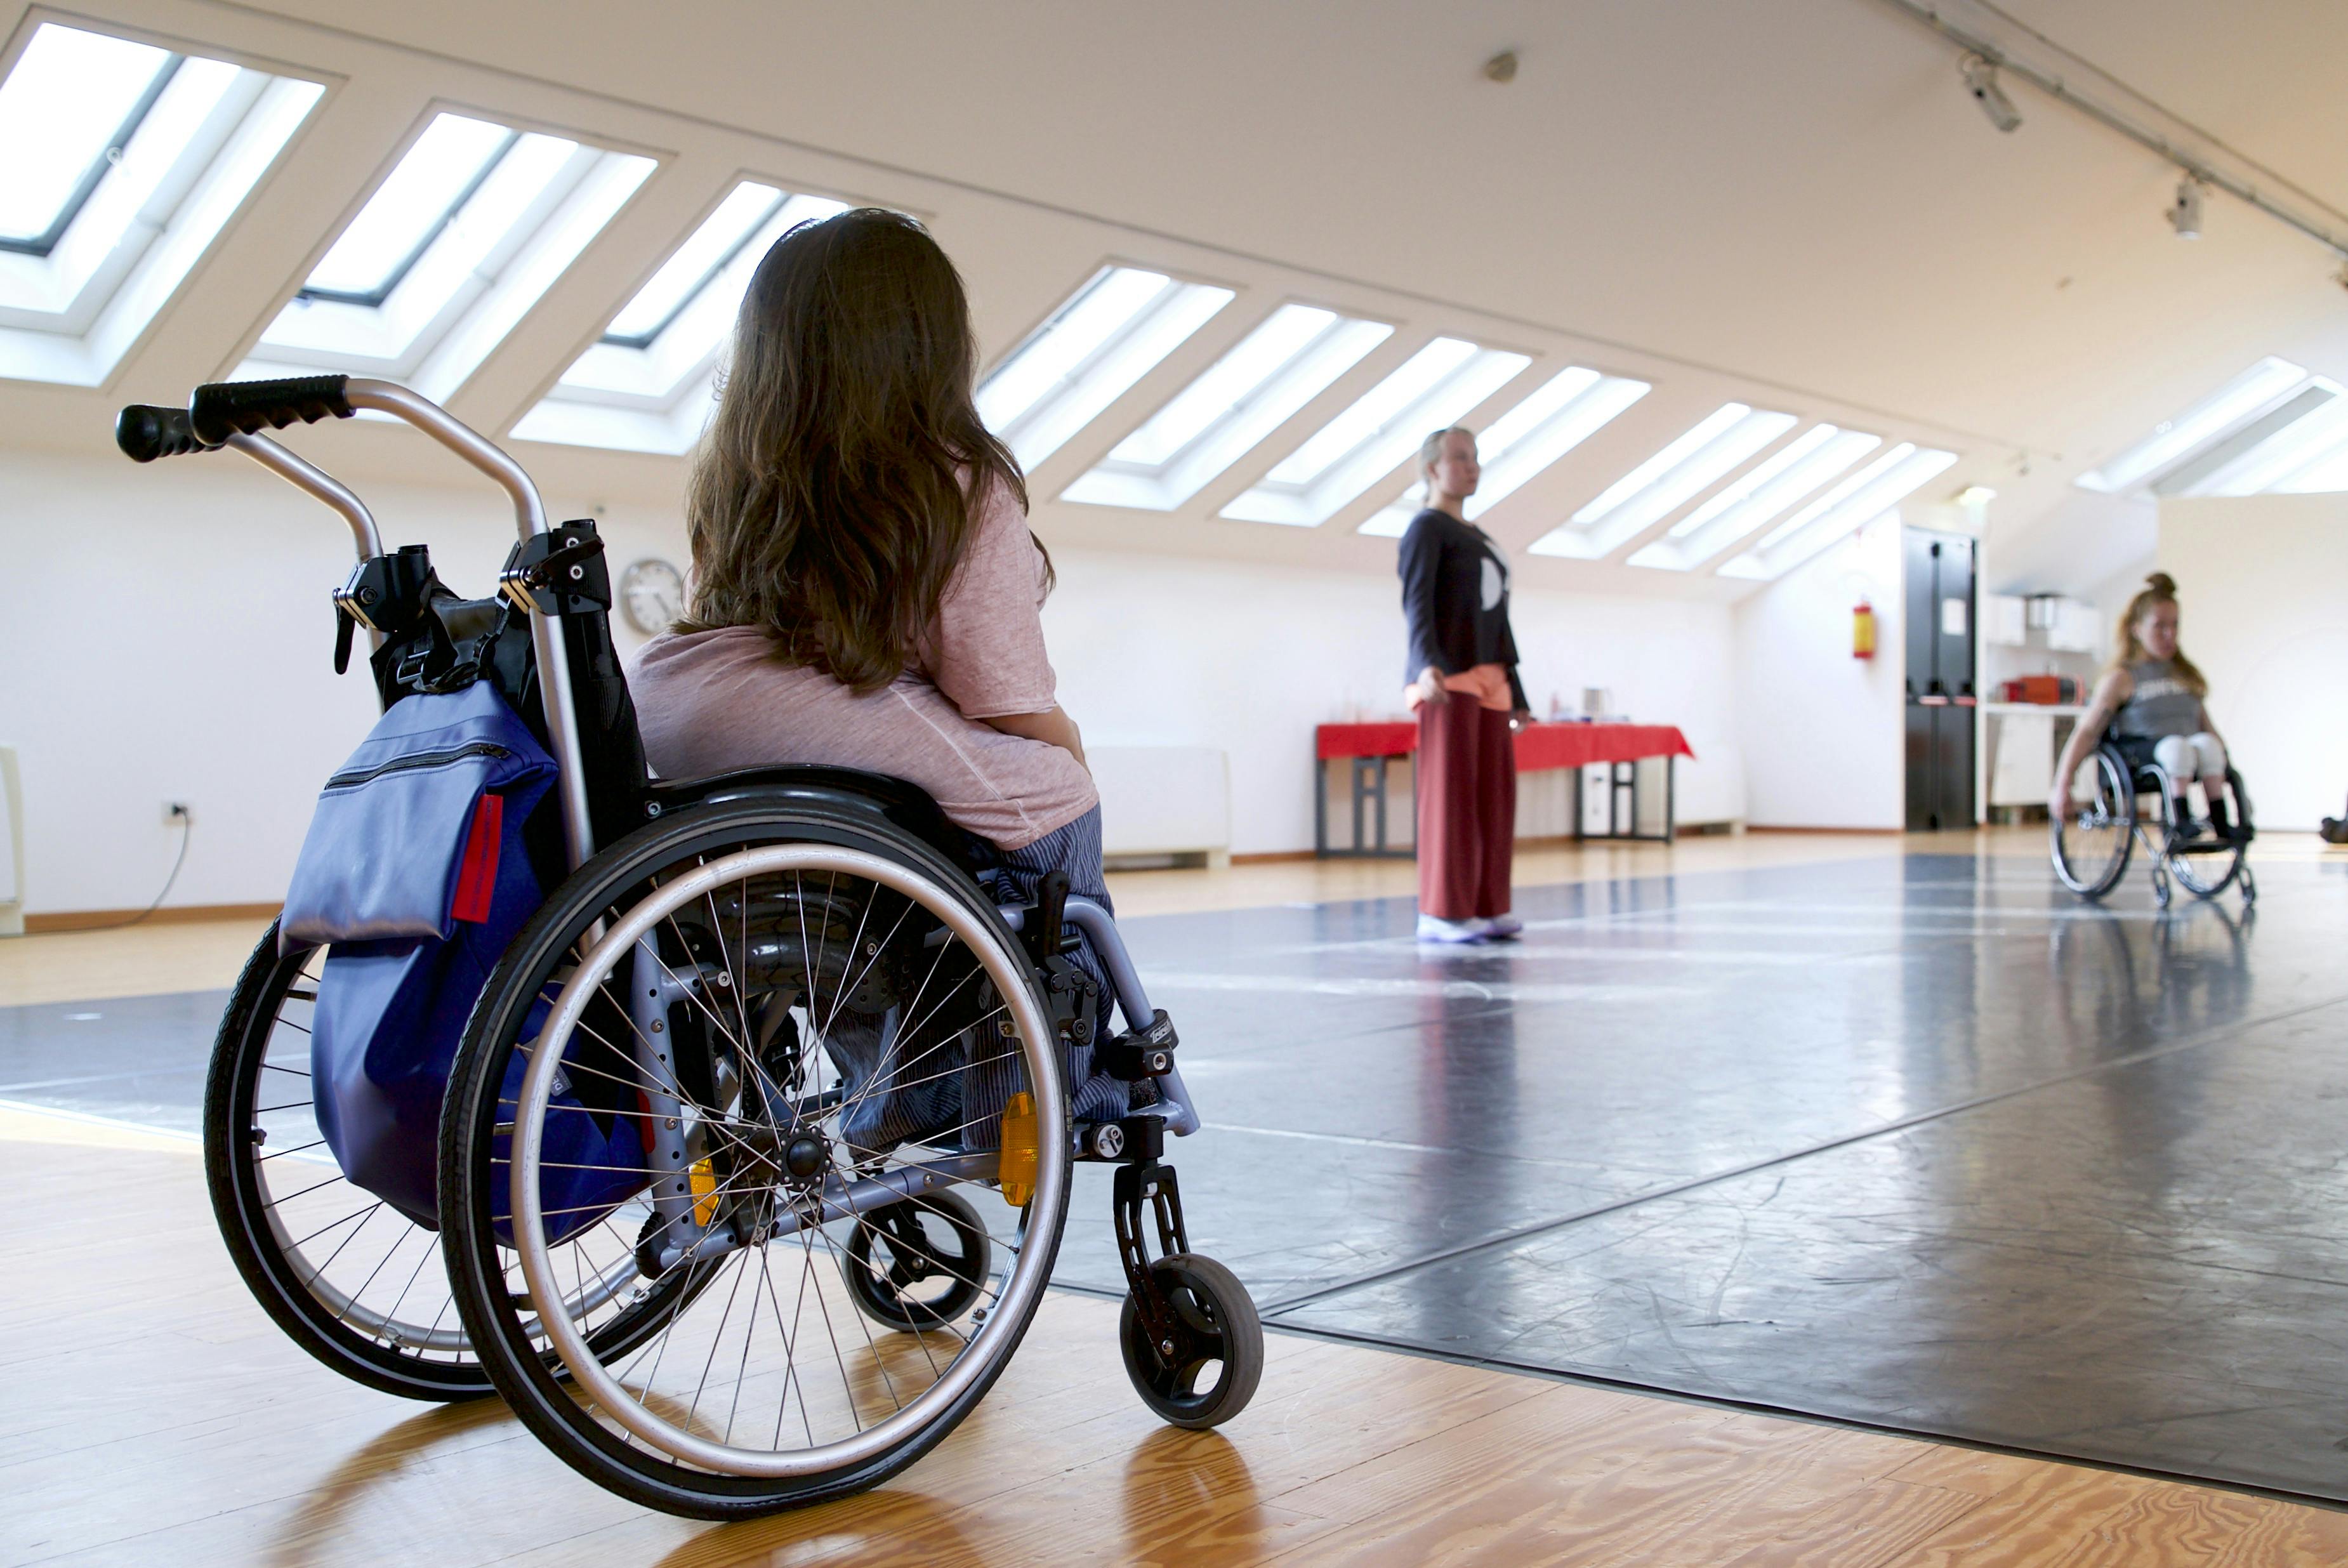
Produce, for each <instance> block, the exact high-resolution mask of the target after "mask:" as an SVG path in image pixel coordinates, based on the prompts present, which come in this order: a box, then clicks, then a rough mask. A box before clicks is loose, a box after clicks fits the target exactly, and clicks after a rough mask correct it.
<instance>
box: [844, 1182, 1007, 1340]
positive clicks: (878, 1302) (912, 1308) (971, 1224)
mask: <svg viewBox="0 0 2348 1568" xmlns="http://www.w3.org/2000/svg"><path fill="white" fill-rule="evenodd" d="M864 1218H865V1223H863V1224H860V1225H857V1226H855V1227H854V1228H852V1229H851V1230H850V1232H849V1234H848V1240H847V1242H846V1243H844V1245H843V1247H842V1249H841V1253H842V1255H841V1257H840V1260H839V1272H840V1274H841V1277H843V1278H844V1279H846V1280H847V1282H848V1294H849V1297H850V1299H851V1300H852V1301H854V1302H855V1303H856V1310H857V1311H859V1312H860V1313H862V1314H863V1315H865V1316H867V1317H869V1318H870V1319H871V1320H872V1321H873V1322H875V1323H877V1324H879V1325H880V1326H882V1327H884V1328H888V1329H892V1330H895V1331H897V1332H899V1333H904V1334H915V1333H919V1332H921V1331H922V1330H923V1329H933V1328H942V1327H943V1326H946V1325H947V1324H950V1323H953V1322H956V1321H958V1320H959V1319H960V1318H962V1317H963V1315H965V1314H966V1313H968V1312H969V1311H970V1309H971V1308H972V1307H973V1306H976V1305H978V1303H979V1298H980V1296H981V1295H983V1286H984V1284H985V1282H986V1276H987V1274H989V1273H990V1272H991V1271H992V1270H993V1268H994V1243H993V1242H992V1240H991V1239H990V1238H989V1237H988V1235H987V1233H986V1223H985V1222H984V1221H983V1220H981V1219H980V1218H979V1217H978V1211H977V1210H976V1209H973V1208H972V1207H971V1206H970V1204H969V1202H966V1201H965V1200H964V1199H963V1198H962V1197H961V1196H960V1195H958V1194H956V1193H954V1192H953V1191H943V1192H933V1193H931V1194H929V1195H928V1196H926V1197H921V1198H909V1199H907V1200H906V1201H905V1202H901V1203H892V1204H891V1205H889V1206H888V1207H887V1208H885V1209H875V1210H873V1211H872V1212H870V1213H869V1214H867V1215H866V1216H864ZM908 1227H911V1228H910V1229H908ZM924 1286H927V1287H929V1288H927V1289H923V1288H922V1287H924Z"/></svg>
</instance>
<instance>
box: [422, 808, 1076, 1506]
mask: <svg viewBox="0 0 2348 1568" xmlns="http://www.w3.org/2000/svg"><path fill="white" fill-rule="evenodd" d="M1048 1020H1049V1014H1048V1011H1047V1009H1046V1007H1045V1003H1044V1000H1043V997H1042V995H1041V994H1040V992H1039V991H1038V990H1037V987H1036V985H1035V972H1034V969H1033V966H1032V964H1031V963H1030V961H1029V960H1028V958H1027V956H1026V954H1025V952H1024V950H1023V949H1022V948H1021V947H1020V945H1019V943H1018V940H1017V938H1016V937H1014V935H1013V934H1011V933H1010V931H1009V930H1008V929H1007V928H1006V927H1005V926H1004V923H1003V922H1002V919H1001V917H1000V916H999V915H998V914H997V913H995V911H994V907H993V905H992V903H990V902H989V901H988V899H987V898H986V897H985V895H984V894H983V892H982V891H981V890H980V889H979V888H978V887H977V885H976V884H975V883H974V882H972V881H971V879H970V878H969V877H968V875H967V874H965V873H964V872H963V871H961V870H960V869H959V868H957V867H955V866H953V864H951V863H950V862H948V861H945V860H944V859H943V858H942V857H941V856H940V855H939V854H938V853H937V851H934V850H932V848H930V847H929V846H928V845H927V844H925V843H923V842H922V841H920V840H919V839H917V838H915V837H913V836H912V835H911V834H908V833H905V832H902V831H901V830H898V829H896V828H895V827H893V826H892V825H891V824H889V823H887V822H886V821H885V820H881V819H880V818H879V817H877V816H875V817H870V818H866V817H864V816H862V815H861V814H856V815H850V813H849V812H847V811H844V810H825V809H823V808H821V807H819V806H813V805H808V804H801V803H790V802H774V803H762V802H755V801H751V802H743V801H736V802H729V803H726V804H723V805H713V806H705V807H696V808H691V809H688V810H681V811H676V812H674V813H671V814H670V815H669V816H667V817H665V818H664V819H661V820H657V821H655V822H654V824H653V825H652V826H650V827H647V828H645V829H644V830H640V831H638V832H636V833H635V834H633V835H631V836H630V837H629V838H627V839H625V840H623V841H621V842H620V843H618V844H616V845H613V846H612V847H611V848H609V849H607V850H606V851H603V852H602V854H600V855H598V856H597V857H596V858H595V859H594V860H593V861H591V862H590V863H589V864H588V865H587V866H586V867H585V868H583V869H582V871H580V872H578V873H576V874H575V875H574V876H572V879H571V880H570V881H569V882H566V883H565V884H564V885H563V886H562V887H561V889H559V890H558V891H557V892H556V893H555V895H554V897H553V898H552V899H551V900H550V901H549V903H547V905H546V906H545V908H543V909H542V910H541V912H540V913H539V914H538V915H537V916H536V917H534V918H533V920H532V921H531V923H530V925H529V926H528V927H527V928H525V930H524V931H523V933H522V934H521V935H520V937H519V938H518V939H517V940H516V942H515V943H514V944H513V945H512V946H511V947H510V949H509V950H508V952H507V954H506V955H505V957H504V958H503V959H502V960H501V961H500V963H499V966H498V968H497V970H496V972H495V973H494V974H493V975H491V977H490V980H489V985H488V987H487V989H486V990H485V991H484V993H483V995H482V998H481V1002H480V1004H479V1007H478V1008H477V1009H476V1011H475V1013H474V1016H473V1018H472V1021H471V1023H470V1024H469V1026H468V1028H467V1031H466V1038H465V1042H464V1045H463V1046H462V1047H461V1048H460V1049H459V1052H458V1065H457V1071H456V1075H455V1078H454V1079H453V1081H452V1084H451V1088H450V1098H449V1102H448V1111H447V1113H446V1114H445V1115H444V1117H443V1119H442V1126H441V1176H440V1181H441V1189H440V1190H441V1193H442V1200H443V1209H444V1212H445V1213H446V1215H447V1216H448V1222H447V1231H446V1233H445V1237H444V1245H445V1249H446V1252H447V1255H448V1266H449V1268H450V1270H451V1272H452V1278H453V1281H454V1286H455V1291H456V1295H457V1299H458V1309H459V1312H460V1314H461V1315H462V1316H463V1318H464V1321H465V1324H466V1326H467V1328H468V1330H469V1332H470V1333H471V1334H472V1335H473V1336H474V1340H475V1343H477V1344H479V1345H480V1346H482V1347H483V1360H484V1362H485V1363H486V1365H487V1367H488V1369H489V1374H490V1376H491V1377H492V1378H493V1380H494V1381H495V1382H496V1384H497V1386H498V1388H499V1392H500V1393H502V1394H503V1395H504V1396H505V1398H506V1399H507V1401H508V1402H509V1403H510V1405H511V1406H512V1407H513V1408H514V1410H515V1411H516V1413H517V1414H518V1415H520V1418H521V1419H522V1420H523V1421H524V1422H525V1423H527V1424H528V1425H529V1426H530V1429H531V1430H532V1431H533V1432H534V1433H535V1434H536V1435H537V1436H538V1437H539V1438H540V1439H542V1440H543V1441H544V1442H546V1443H547V1444H548V1446H549V1447H551V1449H554V1451H555V1452H556V1453H557V1454H558V1455H560V1456H561V1458H562V1459H563V1460H565V1461H566V1462H567V1463H569V1464H570V1465H572V1467H573V1468H574V1469H576V1470H579V1471H581V1472H582V1474H584V1475H587V1476H588V1477H590V1478H591V1479H592V1480H596V1481H597V1482H599V1483H600V1484H602V1485H603V1486H605V1487H607V1488H609V1489H611V1490H612V1491H615V1492H618V1493H620V1494H621V1495H623V1496H625V1497H628V1498H630V1499H632V1500H633V1501H637V1502H639V1503H642V1504H644V1505H646V1506H649V1507H653V1508H657V1509H661V1510H664V1511H668V1512H672V1513H677V1514H682V1515H685V1516H688V1517H694V1518H704V1519H736V1518H744V1517H747V1516H751V1515H755V1514H760V1513H766V1512H771V1511H777V1510H779V1509H783V1508H788V1507H793V1506H796V1505H798V1504H802V1503H808V1502H813V1501H819V1500H821V1499H824V1498H829V1497H836V1496H839V1495H843V1494H845V1493H849V1492H852V1491H861V1490H863V1489H865V1488H867V1487H870V1486H872V1485H875V1484H877V1483H878V1482H880V1481H881V1480H885V1479H887V1478H888V1477H889V1476H891V1475H893V1474H895V1473H896V1472H897V1471H899V1470H902V1469H903V1468H904V1467H905V1466H907V1465H909V1464H911V1463H912V1462H913V1461H914V1460H916V1459H918V1458H920V1457H921V1455H922V1454H923V1453H925V1452H927V1451H928V1450H929V1449H931V1448H932V1447H933V1446H934V1445H935V1444H936V1443H937V1442H938V1441H940V1440H941V1439H943V1438H944V1436H945V1435H946V1434H947V1433H948V1432H949V1431H951V1430H952V1429H953V1427H954V1426H955V1424H956V1423H958V1422H959V1421H960V1420H961V1419H962V1418H963V1417H964V1416H965V1415H967V1414H968V1413H969V1412H970V1410H971V1409H972V1408H974V1407H975V1406H976V1404H977V1403H978V1401H979V1400H980V1398H983V1396H984V1394H985V1392H986V1390H987V1389H988V1387H991V1386H992V1384H993V1383H994V1379H995V1377H997V1376H999V1375H1000V1374H1001V1372H1002V1370H1003V1368H1004V1366H1005V1365H1006V1364H1007V1363H1008V1362H1009V1360H1010V1357H1011V1355H1012V1353H1013V1351H1014V1349H1015V1348H1016V1347H1017V1346H1018V1343H1019V1341H1020V1338H1021V1337H1022V1336H1024V1335H1025V1332H1026V1328H1027V1326H1028V1323H1029V1321H1030V1320H1031V1319H1032V1317H1033V1316H1034V1314H1035V1309H1036V1306H1037V1305H1038V1303H1039V1301H1040V1300H1041V1297H1042V1293H1043V1290H1044V1287H1045V1284H1046V1283H1047V1281H1048V1279H1049V1276H1050V1272H1051V1267H1052V1263H1053V1259H1054V1257H1055V1256H1056V1253H1057V1251H1058V1245H1059V1239H1060V1233H1061V1227H1062V1224H1063V1222H1064V1220H1065V1216H1066V1202H1067V1186H1068V1165H1069V1162H1070V1158H1071V1148H1070V1141H1069V1130H1068V1103H1067V1090H1066V1076H1065V1066H1064V1064H1063V1063H1062V1062H1061V1060H1060V1049H1059V1047H1057V1045H1056V1043H1055V1040H1054V1037H1053V1035H1052V1032H1051V1028H1050V1025H1049V1021H1048ZM582 1119H592V1120H594V1121H595V1123H596V1125H597V1127H598V1128H599V1129H600V1130H599V1131H598V1133H597V1134H596V1136H597V1137H612V1136H615V1135H616V1133H617V1131H618V1130H620V1129H622V1128H627V1129H633V1133H632V1134H631V1137H632V1138H633V1142H631V1143H630V1144H629V1147H630V1148H631V1149H633V1150H637V1158H639V1159H640V1160H641V1161H642V1164H641V1167H640V1168H639V1169H638V1170H637V1171H636V1173H635V1175H634V1176H633V1179H632V1180H631V1181H628V1182H627V1183H624V1184H623V1185H624V1190H622V1188H621V1187H619V1186H607V1188H606V1189H605V1190H604V1191H602V1194H601V1195H600V1196H598V1197H596V1198H594V1199H593V1200H592V1201H583V1200H572V1201H566V1202H550V1200H549V1196H548V1195H549V1194H550V1193H560V1192H561V1191H563V1188H564V1183H565V1182H566V1181H570V1180H571V1179H572V1178H573V1177H576V1176H578V1175H579V1174H580V1172H579V1171H578V1170H577V1169H576V1167H577V1166H578V1165H580V1164H581V1163H582V1161H576V1160H566V1159H565V1158H563V1157H562V1156H563V1152H564V1151H565V1150H575V1149H576V1148H577V1147H579V1139H580V1136H581V1134H580V1131H579V1129H580V1126H581V1124H582ZM601 1147H604V1148H606V1149H608V1148H609V1147H611V1146H610V1145H608V1144H605V1145H602V1146H601ZM598 1179H600V1178H598ZM998 1188H999V1189H1000V1191H997V1189H998ZM972 1199H976V1200H977V1201H978V1202H977V1203H973V1202H970V1200H972ZM1012 1203H1022V1204H1024V1205H1025V1209H1026V1226H1025V1232H1024V1234H1023V1235H1022V1237H1021V1238H1020V1239H1019V1240H1018V1241H1017V1243H1015V1244H1014V1245H1008V1246H1006V1251H1007V1252H1008V1253H1009V1256H1008V1261H1007V1263H1006V1264H1004V1265H1003V1266H1002V1267H1001V1268H1000V1269H999V1270H998V1271H996V1272H994V1273H992V1274H989V1273H987V1272H985V1270H984V1267H983V1265H984V1264H987V1263H989V1262H990V1261H991V1257H992V1252H993V1249H994V1247H995V1246H996V1245H1000V1244H1004V1243H994V1242H993V1241H991V1240H989V1239H987V1237H986V1234H985V1233H986V1230H987V1225H986V1223H985V1221H986V1219H987V1218H989V1217H991V1218H992V1219H993V1220H994V1222H996V1225H997V1227H998V1228H999V1229H1001V1230H1003V1231H1004V1232H1005V1233H1008V1232H1009V1230H1010V1228H1011V1222H1013V1221H1014V1219H1015V1217H1016V1211H1015V1210H1014V1208H1012V1207H1010V1206H1007V1205H1009V1204H1012ZM981 1205H983V1207H981ZM909 1206H910V1207H911V1214H909V1213H908V1207H909ZM566 1210H569V1211H572V1212H564V1211H566ZM909 1224H918V1225H919V1226H920V1227H921V1229H920V1230H919V1231H915V1230H912V1229H909V1228H907V1227H908V1225H909ZM582 1233H584V1234H591V1235H592V1234H597V1233H604V1234H607V1235H608V1236H609V1237H610V1238H611V1242H612V1243H625V1244H626V1245H627V1246H628V1247H629V1248H630V1250H631V1253H632V1255H633V1259H634V1268H635V1270H636V1273H637V1276H638V1277H637V1279H636V1280H635V1282H634V1284H633V1286H632V1287H631V1289H630V1290H628V1291H626V1292H623V1293H622V1294H621V1295H619V1296H617V1297H615V1298H614V1299H613V1300H611V1301H609V1302H607V1303H605V1304H603V1305H602V1306H601V1307H600V1308H599V1309H597V1310H593V1311H588V1312H584V1313H581V1312H574V1311H571V1310H568V1309H567V1308H566V1309H565V1310H560V1311H545V1310H541V1303H551V1302H553V1301H554V1300H556V1299H557V1298H560V1297H562V1296H563V1295H564V1293H565V1292H566V1291H567V1290H569V1288H570V1280H569V1274H568V1272H567V1270H566V1268H565V1265H564V1264H563V1261H562V1257H561V1253H562V1249H563V1247H564V1246H565V1245H567V1244H570V1242H569V1238H572V1237H575V1236H576V1235H579V1234H582ZM916 1235H918V1236H920V1237H921V1238H922V1240H921V1241H920V1242H918V1243H917V1242H916V1241H914V1240H913V1239H912V1238H913V1237H915V1236H916ZM900 1248H902V1249H903V1251H902V1252H900V1251H899V1250H898V1249H900ZM912 1253H919V1264H920V1267H921V1269H922V1271H924V1272H925V1273H926V1274H927V1277H926V1278H925V1279H923V1280H922V1281H918V1282H909V1284H907V1285H906V1286H904V1287H899V1286H897V1285H895V1284H891V1285H890V1287H889V1290H888V1293H887V1294H886V1295H884V1294H883V1292H882V1290H881V1289H880V1283H879V1282H877V1281H875V1279H874V1278H873V1276H872V1274H871V1270H872V1266H873V1265H874V1264H878V1263H880V1262H881V1261H882V1260H887V1261H888V1262H890V1263H891V1264H894V1263H896V1262H898V1261H901V1260H902V1259H903V1258H905V1257H906V1256H907V1255H908V1254H912ZM859 1270H861V1271H863V1274H864V1278H863V1281H862V1284H868V1285H871V1286H872V1287H873V1288H871V1289H870V1290H865V1289H862V1288H860V1284H857V1283H852V1282H854V1281H855V1280H856V1277H857V1271H859ZM688 1274H689V1275H690V1276H691V1277H692V1280H693V1284H692V1285H691V1287H690V1288H675V1287H674V1286H672V1284H671V1283H670V1282H672V1281H674V1280H675V1279H677V1278H678V1277H680V1276H681V1275H688ZM908 1290H910V1291H911V1295H910V1297H909V1296H908V1295H907V1294H905V1292H906V1291H908ZM572 1294H573V1295H575V1293H572ZM909 1302H910V1305H909ZM876 1308H879V1309H880V1310H878V1311H876ZM891 1311H893V1312H894V1313H895V1314H896V1315H897V1318H898V1321H893V1322H892V1321H888V1320H887V1314H888V1313H889V1312H891Z"/></svg>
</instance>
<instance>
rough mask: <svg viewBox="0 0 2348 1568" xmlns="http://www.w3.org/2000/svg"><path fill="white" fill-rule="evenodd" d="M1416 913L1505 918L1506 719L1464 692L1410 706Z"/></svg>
mask: <svg viewBox="0 0 2348 1568" xmlns="http://www.w3.org/2000/svg"><path fill="white" fill-rule="evenodd" d="M1417 767H1418V770H1417V776H1416V779H1417V782H1416V789H1417V794H1418V912H1419V913H1421V914H1431V915H1435V916H1436V917H1437V918H1438V919H1442V920H1471V919H1488V918H1489V917H1491V916H1493V915H1496V914H1506V913H1509V861H1510V860H1511V858H1512V857H1513V856H1514V855H1515V853H1516V847H1517V751H1516V746H1515V743H1514V741H1513V739H1512V738H1511V732H1510V731H1509V716H1508V715H1507V714H1505V713H1501V712H1498V711H1496V710H1494V709H1492V708H1488V707H1484V706H1483V705H1482V704H1481V703H1479V702H1478V701H1477V700H1476V699H1475V698H1474V697H1473V696H1469V695H1468V693H1466V692H1457V691H1454V692H1446V693H1444V694H1443V700H1442V701H1441V702H1429V703H1422V704H1420V705H1419V709H1418V758H1417Z"/></svg>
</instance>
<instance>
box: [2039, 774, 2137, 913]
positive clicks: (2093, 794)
mask: <svg viewBox="0 0 2348 1568" xmlns="http://www.w3.org/2000/svg"><path fill="white" fill-rule="evenodd" d="M2071 800H2072V808H2071V814H2070V816H2069V817H2067V818H2065V819H2064V820H2059V821H2050V822H2048V823H2047V829H2048V834H2047V836H2048V838H2049V840H2050V841H2052V845H2053V849H2054V852H2055V876H2056V877H2058V878H2059V879H2061V881H2062V883H2063V885H2064V886H2065V887H2067V888H2069V889H2070V890H2071V891H2072V892H2075V893H2077V894H2078V895H2079V896H2080V897H2082V898H2101V897H2103V896H2104V895H2105V894H2106V893H2107V892H2111V891H2112V889H2113V888H2115V887H2117V886H2118V885H2119V880H2120V878H2121V876H2122V875H2124V874H2125V873H2126V872H2127V863H2128V855H2129V854H2130V852H2131V851H2133V850H2134V849H2135V847H2136V827H2137V819H2136V789H2135V786H2134V784H2133V783H2132V782H2131V781H2130V780H2129V778H2128V773H2127V764H2126V763H2125V762H2123V761H2122V760H2121V759H2120V758H2118V757H2117V756H2116V755H2114V754H2113V752H2112V751H2111V749H2110V748H2108V747H2098V748H2096V751H2095V753H2094V755H2093V756H2091V757H2089V758H2087V760H2086V762H2085V765H2084V766H2082V767H2081V769H2079V774H2078V777H2077V778H2076V779H2074V780H2073V781H2072V785H2071Z"/></svg>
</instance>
